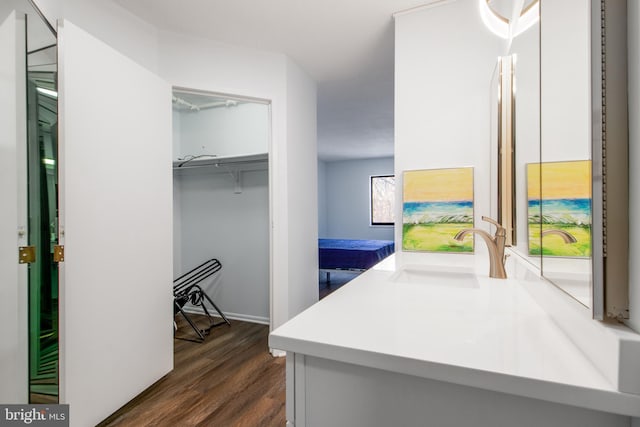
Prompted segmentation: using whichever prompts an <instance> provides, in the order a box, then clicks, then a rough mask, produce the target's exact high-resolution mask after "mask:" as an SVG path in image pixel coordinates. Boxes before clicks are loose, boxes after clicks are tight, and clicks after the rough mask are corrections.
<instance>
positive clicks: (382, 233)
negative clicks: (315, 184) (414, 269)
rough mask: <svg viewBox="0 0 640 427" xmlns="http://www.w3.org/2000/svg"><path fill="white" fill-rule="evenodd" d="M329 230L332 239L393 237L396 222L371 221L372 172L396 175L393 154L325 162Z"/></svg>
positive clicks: (328, 233) (387, 238)
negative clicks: (370, 186) (371, 223)
mask: <svg viewBox="0 0 640 427" xmlns="http://www.w3.org/2000/svg"><path fill="white" fill-rule="evenodd" d="M326 169H327V173H326V180H327V181H326V191H327V199H326V204H327V205H326V207H325V209H326V211H327V218H328V221H327V222H328V225H327V234H325V235H323V236H321V237H328V238H332V239H379V240H393V238H394V235H393V234H394V233H393V226H371V225H370V219H371V218H370V202H371V200H370V188H369V178H370V176H372V175H393V173H394V171H393V158H392V157H386V158H380V159H364V160H343V161H338V162H327V163H326Z"/></svg>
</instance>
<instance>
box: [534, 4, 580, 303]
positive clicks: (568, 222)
mask: <svg viewBox="0 0 640 427" xmlns="http://www.w3.org/2000/svg"><path fill="white" fill-rule="evenodd" d="M543 6H544V7H543V8H542V16H541V19H542V22H544V26H543V27H542V32H541V35H540V40H541V50H540V69H541V84H542V91H541V97H540V99H541V101H540V102H541V112H542V117H541V128H540V129H541V148H540V152H541V158H540V161H541V162H540V165H539V167H538V170H537V171H532V173H533V174H534V175H535V174H536V173H537V174H538V175H539V183H540V188H539V194H540V211H541V212H540V215H541V216H540V222H541V228H540V230H541V233H540V240H541V251H540V253H541V255H542V274H543V276H544V277H545V278H547V279H549V280H550V281H551V282H553V283H554V284H556V285H557V286H558V287H560V288H561V289H562V290H564V291H565V292H567V293H568V294H569V295H571V296H572V297H573V298H575V299H576V300H578V301H579V302H581V303H582V304H584V305H585V306H587V307H590V306H591V271H592V267H591V262H592V260H591V244H592V243H591V242H592V236H591V208H592V206H591V175H592V174H591V135H590V129H591V110H590V106H591V99H590V88H591V75H590V57H589V52H590V42H591V40H590V21H589V20H590V13H589V3H588V2H585V1H580V0H569V1H562V2H554V1H546V2H544V5H543ZM558 34H563V35H564V36H562V37H559V36H558Z"/></svg>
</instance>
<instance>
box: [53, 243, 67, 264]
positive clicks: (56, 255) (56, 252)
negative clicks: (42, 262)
mask: <svg viewBox="0 0 640 427" xmlns="http://www.w3.org/2000/svg"><path fill="white" fill-rule="evenodd" d="M53 262H64V246H62V245H55V246H54V247H53Z"/></svg>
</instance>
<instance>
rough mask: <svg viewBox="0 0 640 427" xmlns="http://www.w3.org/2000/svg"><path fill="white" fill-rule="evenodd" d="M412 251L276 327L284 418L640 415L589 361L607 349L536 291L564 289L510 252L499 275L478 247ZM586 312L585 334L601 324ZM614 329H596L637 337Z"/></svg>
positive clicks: (539, 420)
mask: <svg viewBox="0 0 640 427" xmlns="http://www.w3.org/2000/svg"><path fill="white" fill-rule="evenodd" d="M410 255H411V254H403V253H399V254H397V255H395V256H392V257H390V258H387V259H386V260H385V261H383V262H382V263H380V264H379V265H377V266H376V267H374V268H373V269H372V270H370V271H368V272H366V273H364V274H362V275H361V276H359V277H358V278H356V279H354V280H353V281H352V282H350V283H349V284H347V285H346V286H344V287H343V288H341V289H339V290H338V291H336V292H334V293H333V294H331V295H330V296H329V297H327V298H325V299H323V300H322V301H320V302H319V303H317V304H315V305H314V306H312V307H310V308H309V309H307V310H306V311H304V312H303V313H301V314H300V315H298V316H297V317H295V318H293V319H292V320H290V321H289V322H287V323H286V324H284V325H283V326H281V327H280V328H278V329H276V330H275V331H273V332H272V334H271V335H270V341H269V343H270V346H271V347H272V348H276V349H280V350H285V351H286V352H287V420H288V421H287V422H288V425H290V426H296V427H303V426H350V427H353V426H367V427H374V426H381V427H382V426H384V427H387V426H438V427H439V426H491V427H500V426H504V427H507V426H516V425H517V426H563V427H566V426H580V427H585V426H594V427H596V426H597V427H605V426H606V427H609V426H630V425H631V422H632V421H631V418H630V417H640V394H632V393H622V392H619V391H618V389H619V387H620V384H613V382H615V379H614V380H613V381H612V378H610V377H609V375H608V373H607V369H608V368H607V367H605V366H600V367H599V368H600V369H599V368H598V367H596V365H595V364H594V363H593V362H592V359H593V358H594V357H595V358H596V359H597V358H598V357H600V359H601V361H605V362H603V363H606V359H607V357H606V356H603V355H602V354H600V356H597V355H596V356H594V357H592V358H591V359H590V358H589V357H587V356H586V354H587V353H589V350H588V349H586V353H585V351H584V350H585V349H581V348H579V347H577V346H576V345H575V344H574V343H573V342H572V340H571V339H570V338H569V336H568V335H566V334H565V333H564V332H563V330H562V329H561V328H559V327H558V326H557V323H556V320H554V318H553V317H552V316H550V315H549V314H548V311H545V309H543V307H542V306H541V304H540V303H539V302H538V300H537V298H540V296H539V295H535V294H532V293H531V290H532V289H541V288H546V287H549V289H548V290H549V291H550V292H549V293H547V294H545V295H544V296H543V297H542V298H545V299H553V298H558V299H559V303H563V302H562V301H561V300H562V297H563V296H562V295H560V294H554V292H556V291H557V289H555V288H554V287H553V286H552V285H550V284H548V283H546V282H545V281H543V280H541V279H540V278H539V277H538V275H537V274H536V273H535V272H534V270H530V269H529V268H528V267H527V266H526V264H525V263H524V262H522V261H520V260H519V259H517V257H516V256H512V257H510V258H509V259H508V261H507V266H506V267H507V272H508V274H509V277H510V278H509V279H506V280H500V279H491V278H489V277H488V275H487V272H488V261H487V259H486V256H483V255H485V254H483V253H480V254H477V255H475V256H462V257H461V256H455V255H454V256H451V255H448V256H447V255H436V254H429V255H427V256H426V257H424V256H423V257H422V258H421V259H422V260H428V261H429V264H427V263H424V262H422V263H420V264H412V263H410V260H411V259H412V258H410ZM552 303H553V302H552ZM545 304H546V303H544V304H543V305H545ZM584 322H585V329H584V332H585V333H587V334H589V333H591V332H592V331H591V332H589V328H590V327H596V328H605V329H606V328H608V326H606V325H602V324H600V323H599V322H596V321H593V320H591V319H589V318H588V316H586V317H585V319H584ZM590 322H592V323H593V324H591V323H590ZM574 327H575V325H574ZM614 329H615V330H616V331H613V332H612V331H606V330H603V331H601V333H602V334H608V335H609V336H610V337H611V339H613V340H615V339H618V338H620V337H619V336H618V337H616V333H617V332H619V333H621V334H623V335H624V334H626V335H624V337H625V339H626V342H627V344H629V339H630V340H631V341H630V342H631V344H632V345H633V346H635V348H637V346H638V345H640V338H638V337H637V336H636V334H634V333H632V332H631V331H630V330H627V331H624V330H623V329H624V328H618V327H614ZM598 333H599V332H596V335H597V334H598ZM602 336H604V335H602ZM599 338H601V337H595V336H594V340H596V339H599ZM634 339H635V342H634ZM608 344H609V343H604V342H601V343H600V345H608ZM621 358H622V356H619V357H618V359H621ZM621 366H622V365H621ZM614 369H617V367H614ZM637 374H638V373H637V372H635V373H634V372H629V375H630V376H631V377H634V376H635V377H636V378H635V379H633V380H632V381H631V382H629V383H635V384H638V381H637V379H638V375H637ZM614 375H615V374H614ZM629 375H627V377H629ZM619 377H620V375H619ZM628 379H630V378H628Z"/></svg>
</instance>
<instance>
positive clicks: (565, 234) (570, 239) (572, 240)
mask: <svg viewBox="0 0 640 427" xmlns="http://www.w3.org/2000/svg"><path fill="white" fill-rule="evenodd" d="M547 234H557V235H558V236H560V237H562V240H564V242H565V243H576V242H577V241H578V239H576V238H575V236H574V235H573V234H571V233H569V232H568V231H564V230H560V229H558V228H553V229H551V230H544V231H543V232H542V236H546V235H547Z"/></svg>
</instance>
